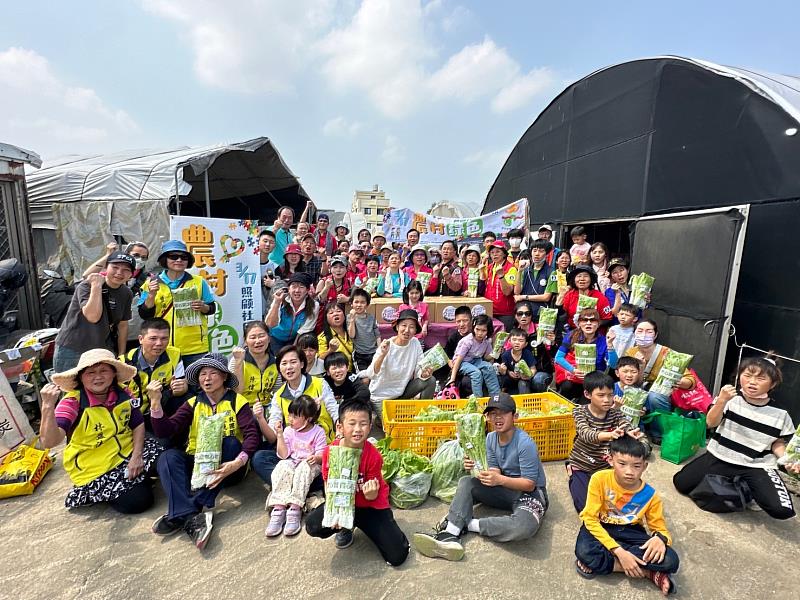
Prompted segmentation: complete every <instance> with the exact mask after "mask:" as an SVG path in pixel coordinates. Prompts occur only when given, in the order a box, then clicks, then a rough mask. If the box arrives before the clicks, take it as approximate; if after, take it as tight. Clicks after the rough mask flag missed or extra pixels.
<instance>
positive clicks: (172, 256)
mask: <svg viewBox="0 0 800 600" xmlns="http://www.w3.org/2000/svg"><path fill="white" fill-rule="evenodd" d="M167 258H168V259H169V260H185V261H187V262H188V261H189V257H188V256H186V255H185V254H167Z"/></svg>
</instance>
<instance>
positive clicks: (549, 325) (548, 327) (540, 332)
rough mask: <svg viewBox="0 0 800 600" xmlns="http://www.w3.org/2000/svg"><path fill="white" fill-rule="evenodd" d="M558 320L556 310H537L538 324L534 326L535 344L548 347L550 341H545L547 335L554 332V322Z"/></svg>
mask: <svg viewBox="0 0 800 600" xmlns="http://www.w3.org/2000/svg"><path fill="white" fill-rule="evenodd" d="M557 319H558V309H557V308H540V309H539V324H538V325H537V326H536V343H537V344H541V343H542V342H544V343H545V345H547V346H549V345H550V341H549V340H548V339H547V337H546V336H547V334H548V333H550V332H553V331H555V330H556V320H557Z"/></svg>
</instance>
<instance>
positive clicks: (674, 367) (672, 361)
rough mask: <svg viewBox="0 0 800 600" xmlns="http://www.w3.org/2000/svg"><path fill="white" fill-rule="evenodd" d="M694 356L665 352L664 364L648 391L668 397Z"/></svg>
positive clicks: (673, 351)
mask: <svg viewBox="0 0 800 600" xmlns="http://www.w3.org/2000/svg"><path fill="white" fill-rule="evenodd" d="M693 358H694V356H692V355H691V354H684V353H683V352H676V351H675V350H669V351H667V355H666V356H665V357H664V363H663V364H662V365H661V369H660V370H659V371H658V375H656V379H655V381H653V384H652V385H651V386H650V391H651V392H655V393H656V394H663V395H664V396H670V395H671V394H672V390H673V388H674V387H675V385H677V383H678V382H679V381H680V380H681V377H683V374H684V373H685V372H686V369H687V368H688V367H689V363H691V362H692V359H693Z"/></svg>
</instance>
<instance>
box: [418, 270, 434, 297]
mask: <svg viewBox="0 0 800 600" xmlns="http://www.w3.org/2000/svg"><path fill="white" fill-rule="evenodd" d="M432 278H433V273H426V272H425V271H420V272H419V273H417V281H418V282H419V284H420V285H421V286H422V293H423V294H424V293H425V292H426V291H427V290H428V285H430V283H431V279H432Z"/></svg>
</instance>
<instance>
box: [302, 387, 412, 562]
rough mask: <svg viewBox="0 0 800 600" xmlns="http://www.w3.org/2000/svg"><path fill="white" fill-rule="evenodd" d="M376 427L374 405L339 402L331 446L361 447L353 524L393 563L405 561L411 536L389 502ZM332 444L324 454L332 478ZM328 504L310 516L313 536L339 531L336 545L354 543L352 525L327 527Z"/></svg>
mask: <svg viewBox="0 0 800 600" xmlns="http://www.w3.org/2000/svg"><path fill="white" fill-rule="evenodd" d="M371 429H372V406H371V404H370V403H369V402H363V401H361V400H357V399H355V398H353V399H348V400H345V401H343V402H342V404H341V405H340V406H339V420H338V421H337V423H336V433H337V436H338V437H337V439H335V440H334V441H333V443H332V444H331V446H343V447H345V448H353V449H357V450H360V451H361V458H360V462H359V464H358V481H357V485H356V493H355V505H354V508H353V511H354V515H353V526H354V527H358V528H359V529H361V531H363V532H364V533H365V534H366V536H367V537H368V538H369V539H370V540H372V542H373V543H374V544H375V545H376V546H377V547H378V551H379V552H380V553H381V556H382V557H383V559H384V560H385V561H386V562H387V563H388V564H390V565H392V566H393V567H397V566H399V565H401V564H403V563H404V562H405V560H406V558H407V557H408V549H409V546H408V539H407V538H406V536H405V534H404V533H403V532H402V531H401V530H400V527H398V525H397V522H396V521H395V520H394V515H393V514H392V509H391V508H390V506H389V486H388V485H387V483H386V482H385V481H384V479H383V476H382V475H381V468H382V467H383V459H382V458H381V455H380V453H379V452H378V450H377V449H376V448H375V446H373V445H372V444H371V443H369V442H368V441H367V436H368V435H369V432H370V430H371ZM329 454H330V447H328V448H326V449H325V450H324V452H323V454H322V477H323V479H325V481H326V482H327V481H328V476H329V460H328V459H329ZM324 514H325V505H324V504H323V505H321V506H318V507H317V508H315V509H314V510H313V511H312V512H311V513H309V515H308V518H307V519H306V532H307V533H308V535H310V536H311V537H319V538H329V537H330V536H332V535H333V534H334V533H335V534H336V547H337V548H339V549H340V550H341V549H344V548H347V547H348V546H350V545H351V544H352V543H353V532H352V530H349V529H341V528H340V529H339V530H338V531H337V530H336V529H334V528H330V527H323V525H322V520H323V517H324Z"/></svg>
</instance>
